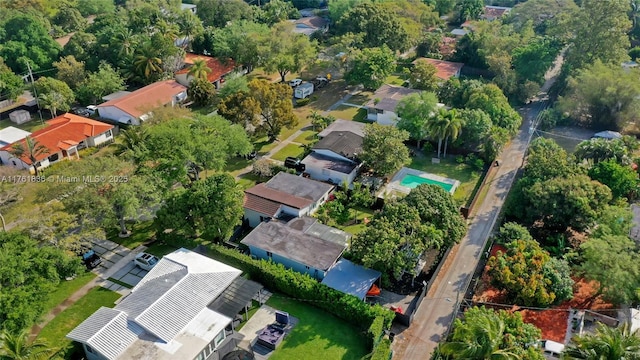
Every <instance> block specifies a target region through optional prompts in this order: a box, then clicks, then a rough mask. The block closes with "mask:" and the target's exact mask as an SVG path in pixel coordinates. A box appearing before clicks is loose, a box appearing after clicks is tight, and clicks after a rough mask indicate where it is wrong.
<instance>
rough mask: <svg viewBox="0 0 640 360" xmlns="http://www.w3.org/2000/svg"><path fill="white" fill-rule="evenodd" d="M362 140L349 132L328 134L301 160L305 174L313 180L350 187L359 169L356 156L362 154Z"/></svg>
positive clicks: (359, 136) (361, 137)
mask: <svg viewBox="0 0 640 360" xmlns="http://www.w3.org/2000/svg"><path fill="white" fill-rule="evenodd" d="M358 124H360V123H358ZM361 125H364V124H361ZM358 127H359V126H358ZM356 131H357V130H356ZM363 138H364V137H363V136H362V135H359V134H356V133H353V132H351V131H332V132H330V133H329V134H327V135H326V136H324V137H323V138H322V139H320V141H318V142H317V143H316V144H315V145H314V146H313V149H312V152H311V154H309V155H308V156H307V157H305V158H304V159H303V160H302V163H303V164H305V173H307V174H309V176H310V177H311V178H312V179H315V180H320V181H328V182H330V183H333V184H337V185H342V184H347V185H350V184H351V183H352V182H353V180H354V179H355V178H356V175H357V174H358V169H359V167H360V161H358V154H359V153H361V152H362V141H363Z"/></svg>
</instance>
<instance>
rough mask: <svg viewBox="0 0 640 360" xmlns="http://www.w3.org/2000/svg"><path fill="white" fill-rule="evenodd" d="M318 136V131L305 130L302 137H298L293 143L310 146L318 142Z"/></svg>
mask: <svg viewBox="0 0 640 360" xmlns="http://www.w3.org/2000/svg"><path fill="white" fill-rule="evenodd" d="M316 135H318V132H317V131H313V130H305V131H303V132H302V134H300V136H298V137H297V138H295V139H294V140H293V141H294V142H297V143H300V144H305V145H306V144H310V143H312V142H313V141H314V140H317V139H318V138H317V137H316Z"/></svg>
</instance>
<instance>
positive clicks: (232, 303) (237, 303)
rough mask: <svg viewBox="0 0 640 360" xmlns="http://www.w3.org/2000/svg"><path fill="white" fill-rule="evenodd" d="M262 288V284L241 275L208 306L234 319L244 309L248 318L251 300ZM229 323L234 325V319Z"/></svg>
mask: <svg viewBox="0 0 640 360" xmlns="http://www.w3.org/2000/svg"><path fill="white" fill-rule="evenodd" d="M262 289H264V286H262V284H259V283H257V282H255V281H251V280H247V279H245V278H243V277H237V278H236V279H235V280H233V282H232V283H231V285H229V287H227V289H226V290H225V291H224V292H223V293H222V294H221V295H220V296H218V298H217V299H215V300H214V301H213V302H212V303H211V304H209V306H208V308H209V309H211V310H213V311H215V312H218V313H220V314H222V315H224V316H226V317H229V318H231V319H234V320H235V319H236V316H237V315H238V314H239V313H240V311H242V309H244V312H245V315H246V317H247V320H248V319H249V315H248V312H249V306H250V305H251V300H252V299H253V298H254V297H256V295H259V294H260V293H261V292H262ZM260 305H262V303H261V304H260ZM231 324H232V327H235V324H234V321H232V322H231Z"/></svg>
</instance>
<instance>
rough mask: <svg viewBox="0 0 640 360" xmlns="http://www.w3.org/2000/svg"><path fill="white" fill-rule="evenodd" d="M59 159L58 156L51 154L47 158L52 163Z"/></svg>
mask: <svg viewBox="0 0 640 360" xmlns="http://www.w3.org/2000/svg"><path fill="white" fill-rule="evenodd" d="M59 157H60V155H59V154H57V153H56V154H53V155H51V156H49V161H51V162H54V161H58V158H59Z"/></svg>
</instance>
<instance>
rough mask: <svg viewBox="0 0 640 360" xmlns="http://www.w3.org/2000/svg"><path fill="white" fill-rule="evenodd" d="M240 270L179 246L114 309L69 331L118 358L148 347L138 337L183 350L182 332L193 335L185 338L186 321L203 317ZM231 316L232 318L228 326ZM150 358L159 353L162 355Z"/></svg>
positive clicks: (112, 357) (190, 321) (104, 311)
mask: <svg viewBox="0 0 640 360" xmlns="http://www.w3.org/2000/svg"><path fill="white" fill-rule="evenodd" d="M240 273H241V271H240V270H238V269H235V268H233V267H231V266H228V265H225V264H222V263H220V262H218V261H215V260H213V259H209V258H207V257H205V256H203V255H200V254H197V253H195V252H192V251H189V250H186V249H179V250H176V251H175V252H173V253H171V254H168V255H166V256H165V257H164V258H162V259H160V261H159V262H158V264H157V265H156V266H155V267H154V268H153V269H152V270H151V271H150V272H149V274H147V276H145V277H144V278H143V279H142V281H140V283H139V284H138V285H137V286H136V287H134V288H133V289H132V290H131V293H130V294H129V295H128V296H127V297H125V298H124V299H123V300H122V301H121V302H120V303H119V304H118V305H117V306H116V307H115V308H114V309H108V308H102V309H100V310H98V311H97V312H96V313H94V314H93V315H91V316H90V317H89V318H88V319H87V320H85V321H84V322H83V323H82V324H80V325H79V326H78V327H76V328H75V329H74V330H73V331H72V332H71V333H69V334H68V335H67V336H68V337H69V338H70V339H72V340H75V341H78V342H82V343H86V344H88V345H90V346H92V347H94V348H96V350H98V351H99V352H100V353H101V354H103V355H104V356H105V357H106V358H108V359H116V358H119V356H120V354H122V353H123V352H124V351H125V350H127V349H128V347H129V346H132V347H134V348H136V349H137V350H136V351H137V352H136V353H137V354H140V351H142V350H144V348H145V347H144V346H143V345H141V344H138V343H139V342H147V343H150V344H153V348H154V349H155V350H153V351H152V353H153V354H156V353H158V351H160V350H162V351H164V352H166V351H167V350H168V349H172V350H171V352H176V351H177V349H178V348H179V349H180V350H179V351H181V352H182V351H186V350H188V349H186V347H184V346H182V345H180V344H179V343H176V340H175V339H176V338H182V339H183V341H181V342H180V343H184V342H185V341H187V340H188V339H187V340H184V339H186V338H189V336H190V335H188V334H185V331H186V330H185V329H186V328H187V325H189V324H190V323H192V322H193V321H194V319H196V318H198V317H199V314H201V312H202V311H203V309H205V308H206V307H207V305H208V304H209V303H211V302H212V301H213V300H215V299H216V298H217V297H218V296H219V295H220V294H222V292H224V291H225V289H226V288H227V287H228V286H229V284H231V282H232V281H233V280H234V279H235V278H236V277H238V276H239V275H240ZM220 316H222V317H224V316H223V315H220ZM209 318H210V316H209ZM224 318H225V319H228V318H227V317H224ZM217 319H218V320H220V319H221V318H217ZM218 320H216V321H218ZM223 320H224V319H223ZM220 321H222V320H220ZM225 321H226V320H225ZM230 321H231V319H228V321H227V322H226V323H225V324H224V326H226V325H227V324H228V323H229V322H230ZM210 325H211V326H213V324H210ZM219 326H222V325H221V324H218V323H217V322H216V326H215V327H216V328H217V327H219ZM224 326H223V327H224ZM194 331H195V330H193V331H191V333H193V332H194ZM194 336H195V335H194ZM207 336H208V335H207ZM185 337H186V338H185ZM162 344H164V345H162ZM160 345H162V346H161V347H159V346H160ZM183 347H184V348H185V349H182V348H183ZM192 350H193V349H191V350H189V351H192ZM162 351H160V353H161V352H162ZM151 358H158V355H157V354H156V355H153V357H151Z"/></svg>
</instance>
